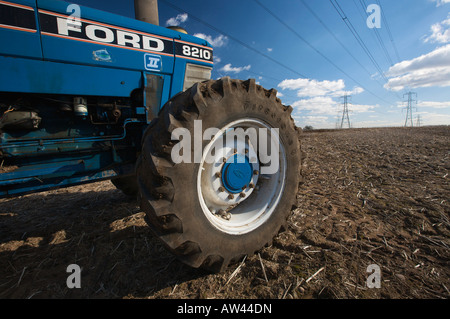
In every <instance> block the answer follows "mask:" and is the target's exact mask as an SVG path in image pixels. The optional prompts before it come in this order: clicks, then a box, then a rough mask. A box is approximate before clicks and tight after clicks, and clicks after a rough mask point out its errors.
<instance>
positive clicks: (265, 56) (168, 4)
mask: <svg viewBox="0 0 450 319" xmlns="http://www.w3.org/2000/svg"><path fill="white" fill-rule="evenodd" d="M160 1H161V2H163V3H165V4H166V5H167V6H169V7H171V8H172V9H175V10H176V11H178V12H184V13H187V14H188V15H189V17H190V18H192V19H193V20H195V21H197V22H199V23H201V24H203V25H205V26H206V27H208V28H210V29H211V30H213V31H215V32H217V33H219V34H222V35H224V36H226V37H227V38H229V39H231V40H233V41H235V42H236V43H238V44H240V45H241V46H243V47H245V48H246V49H248V50H250V51H252V52H254V53H256V54H258V55H260V56H262V57H264V58H266V59H268V60H270V61H271V62H273V63H275V64H277V65H279V66H281V67H282V68H284V69H286V70H288V71H290V72H292V73H294V74H296V75H298V76H300V77H301V78H304V79H309V77H308V76H306V75H304V74H302V73H300V72H298V71H296V70H294V69H293V68H291V67H289V66H287V65H285V64H284V63H281V62H279V61H278V60H275V59H274V58H272V57H270V56H269V55H267V54H265V53H263V52H261V51H260V50H258V49H256V48H254V47H252V46H250V45H248V44H247V43H245V42H243V41H241V40H239V39H238V38H236V37H234V36H232V35H231V34H229V33H227V32H225V31H223V30H221V29H219V28H217V27H215V26H213V25H211V24H210V23H208V22H206V21H204V20H202V19H200V18H198V17H197V16H195V15H193V14H192V13H191V12H189V11H187V10H184V9H182V8H180V7H178V6H176V5H174V4H173V3H171V2H170V1H167V0H160ZM259 75H261V76H263V75H262V74H259ZM349 78H351V77H350V76H349ZM351 79H353V78H351ZM355 82H356V81H355ZM356 83H358V82H356ZM358 85H360V86H361V87H362V88H363V89H364V90H366V91H367V92H368V93H370V94H372V95H373V96H374V97H376V98H377V99H379V100H381V101H383V102H385V103H388V104H391V103H390V102H388V101H386V100H385V99H383V98H381V97H380V96H378V95H376V94H375V93H373V92H372V91H370V90H368V89H366V88H365V87H364V86H362V85H361V84H359V83H358ZM318 86H321V84H320V83H318ZM324 89H326V88H324Z"/></svg>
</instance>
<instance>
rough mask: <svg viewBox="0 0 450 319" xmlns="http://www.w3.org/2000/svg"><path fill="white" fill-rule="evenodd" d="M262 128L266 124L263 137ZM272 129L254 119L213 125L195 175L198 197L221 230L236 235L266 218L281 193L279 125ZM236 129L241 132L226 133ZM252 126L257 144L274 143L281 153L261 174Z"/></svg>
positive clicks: (282, 159) (283, 168)
mask: <svg viewBox="0 0 450 319" xmlns="http://www.w3.org/2000/svg"><path fill="white" fill-rule="evenodd" d="M260 129H265V130H266V132H267V135H266V137H265V138H266V141H263V139H264V138H263V137H261V135H260V134H259V132H260ZM270 129H271V127H270V126H269V125H268V124H266V123H265V122H263V121H261V120H258V119H243V120H237V121H234V122H232V123H229V124H228V125H226V126H225V127H223V128H222V129H220V130H217V133H216V134H215V135H214V137H213V138H212V139H211V141H210V142H209V143H208V145H207V146H206V147H205V149H204V150H203V156H202V161H201V163H200V165H199V171H198V176H197V193H198V197H199V202H200V206H201V208H202V211H203V213H204V214H205V216H206V217H207V219H208V220H209V222H210V223H211V224H212V225H213V226H214V227H215V228H217V229H218V230H220V231H222V232H225V233H228V234H232V235H239V234H245V233H248V232H251V231H253V230H255V229H256V228H258V227H260V226H261V225H262V224H264V223H265V222H266V221H267V220H268V219H269V218H270V216H271V215H272V213H273V212H274V210H275V208H276V207H277V205H278V203H279V201H280V199H281V194H282V192H283V189H284V180H285V177H286V156H285V151H284V147H283V145H282V142H281V139H280V138H279V136H278V134H277V131H274V130H270ZM239 130H242V131H241V132H242V133H243V134H239V135H238V136H237V137H235V138H233V139H228V138H227V136H228V134H229V133H230V132H237V131H239ZM251 132H257V133H258V134H257V135H258V141H259V143H258V145H261V143H276V145H277V147H278V151H279V152H278V154H279V156H278V170H276V172H275V173H273V174H262V175H261V174H260V172H261V171H264V166H262V165H261V162H260V159H261V153H259V154H258V152H257V151H258V149H257V145H256V144H257V143H256V142H255V140H254V139H253V140H252V139H251V138H248V137H249V136H251V135H252V134H251ZM271 164H273V163H271Z"/></svg>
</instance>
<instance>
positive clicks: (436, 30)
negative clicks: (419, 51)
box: [423, 0, 450, 43]
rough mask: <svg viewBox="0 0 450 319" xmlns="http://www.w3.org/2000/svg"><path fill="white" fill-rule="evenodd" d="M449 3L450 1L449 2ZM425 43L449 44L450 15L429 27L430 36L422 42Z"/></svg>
mask: <svg viewBox="0 0 450 319" xmlns="http://www.w3.org/2000/svg"><path fill="white" fill-rule="evenodd" d="M449 1H450V0H449ZM423 41H424V42H425V43H428V42H431V43H436V42H437V43H448V42H450V14H449V15H448V16H447V19H445V20H444V21H441V22H439V23H435V24H433V25H432V26H431V35H429V36H427V37H425V38H424V40H423Z"/></svg>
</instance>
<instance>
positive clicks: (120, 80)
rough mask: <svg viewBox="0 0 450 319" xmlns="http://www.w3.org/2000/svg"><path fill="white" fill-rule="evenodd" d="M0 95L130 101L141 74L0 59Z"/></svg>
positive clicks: (73, 65) (18, 59)
mask: <svg viewBox="0 0 450 319" xmlns="http://www.w3.org/2000/svg"><path fill="white" fill-rule="evenodd" d="M0 70H2V71H1V72H0V91H4V92H29V93H48V94H73V95H97V96H121V97H129V96H130V93H131V91H132V90H134V89H135V88H139V87H142V72H139V71H126V70H120V69H111V68H102V67H92V66H83V65H75V64H64V63H57V62H49V61H39V60H32V59H21V58H12V57H4V56H0Z"/></svg>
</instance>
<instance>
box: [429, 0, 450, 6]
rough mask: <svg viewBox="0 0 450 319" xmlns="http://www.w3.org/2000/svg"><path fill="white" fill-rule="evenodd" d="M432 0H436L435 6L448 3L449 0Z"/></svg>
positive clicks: (434, 0)
mask: <svg viewBox="0 0 450 319" xmlns="http://www.w3.org/2000/svg"><path fill="white" fill-rule="evenodd" d="M432 1H433V2H436V7H440V6H442V5H444V4H446V3H450V0H432Z"/></svg>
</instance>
